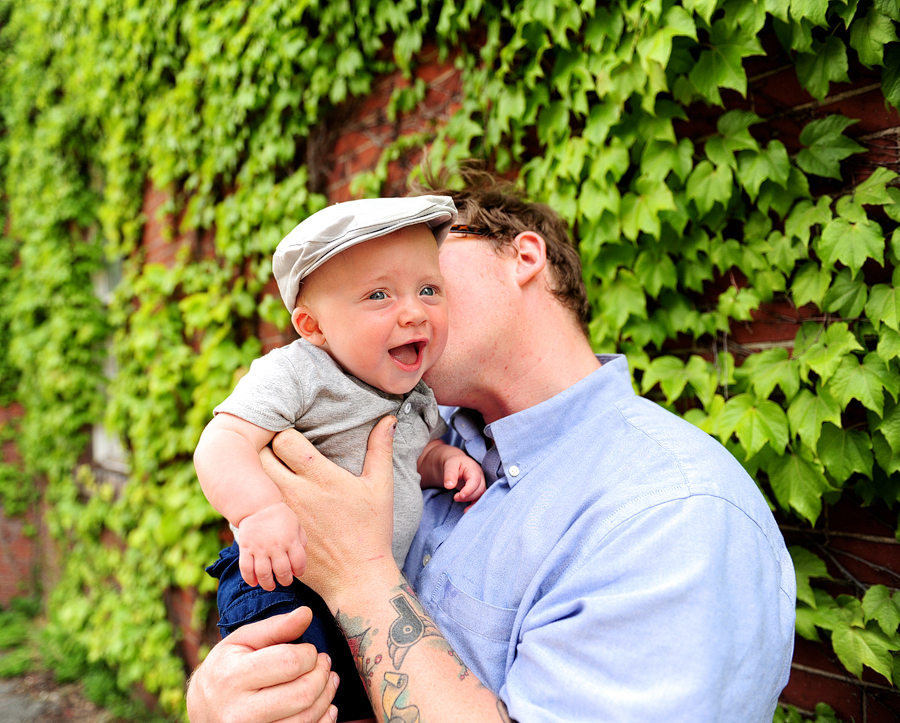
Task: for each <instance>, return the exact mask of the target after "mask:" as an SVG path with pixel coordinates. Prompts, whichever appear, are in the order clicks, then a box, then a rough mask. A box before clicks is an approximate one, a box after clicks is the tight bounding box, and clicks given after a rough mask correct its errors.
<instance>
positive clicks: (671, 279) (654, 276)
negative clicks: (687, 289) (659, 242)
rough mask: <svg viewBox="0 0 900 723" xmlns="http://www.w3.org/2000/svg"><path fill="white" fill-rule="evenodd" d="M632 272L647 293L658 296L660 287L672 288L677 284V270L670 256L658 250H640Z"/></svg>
mask: <svg viewBox="0 0 900 723" xmlns="http://www.w3.org/2000/svg"><path fill="white" fill-rule="evenodd" d="M634 273H635V275H636V276H637V278H638V281H640V283H641V285H642V286H643V287H644V288H645V289H646V291H647V293H648V294H650V296H652V297H654V298H655V297H657V296H659V292H660V291H661V290H662V289H664V288H665V289H674V288H675V287H676V286H677V285H678V272H677V271H676V270H675V264H674V263H672V257H671V256H669V255H668V254H661V253H659V252H658V251H649V250H645V251H642V252H641V253H640V254H639V255H638V258H637V261H636V262H635V264H634Z"/></svg>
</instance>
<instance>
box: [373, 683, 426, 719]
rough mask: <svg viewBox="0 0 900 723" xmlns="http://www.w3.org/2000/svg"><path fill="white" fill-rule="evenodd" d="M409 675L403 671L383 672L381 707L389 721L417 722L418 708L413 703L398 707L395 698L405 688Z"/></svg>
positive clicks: (396, 698) (397, 697)
mask: <svg viewBox="0 0 900 723" xmlns="http://www.w3.org/2000/svg"><path fill="white" fill-rule="evenodd" d="M407 683H409V677H408V676H406V675H404V674H403V673H393V672H391V673H385V675H384V692H383V693H382V695H381V708H382V710H384V715H385V718H386V719H387V720H388V721H390V723H419V709H418V708H416V706H414V705H407V706H403V707H400V706H398V705H397V700H398V699H399V698H400V696H401V695H403V693H404V691H405V690H406V685H407Z"/></svg>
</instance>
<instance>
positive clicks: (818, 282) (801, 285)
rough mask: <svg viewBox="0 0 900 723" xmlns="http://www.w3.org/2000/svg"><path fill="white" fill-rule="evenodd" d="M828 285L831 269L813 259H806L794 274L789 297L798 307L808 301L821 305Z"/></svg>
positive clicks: (808, 302)
mask: <svg viewBox="0 0 900 723" xmlns="http://www.w3.org/2000/svg"><path fill="white" fill-rule="evenodd" d="M830 287H831V271H829V270H828V269H827V268H826V267H823V266H820V265H819V264H818V263H817V262H815V261H808V262H806V263H805V264H803V266H801V267H800V269H799V270H798V271H797V273H796V274H795V275H794V279H793V281H792V282H791V285H790V289H791V297H792V298H793V300H794V304H795V305H796V306H797V307H798V308H799V307H801V306H804V305H806V304H810V303H811V304H815V305H816V306H822V305H823V301H824V299H825V294H826V293H827V292H828V289H829V288H830Z"/></svg>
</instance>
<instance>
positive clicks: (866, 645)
mask: <svg viewBox="0 0 900 723" xmlns="http://www.w3.org/2000/svg"><path fill="white" fill-rule="evenodd" d="M831 644H832V646H833V647H834V652H835V653H837V656H838V658H839V659H840V661H841V663H843V664H844V667H845V668H847V670H849V671H850V672H851V673H853V674H854V675H855V676H856V677H857V678H862V669H863V666H864V665H865V666H867V667H869V668H871V669H872V670H874V671H875V672H876V673H880V674H881V675H883V676H884V677H885V678H887V679H888V681H889V682H890V680H891V674H892V672H893V660H892V656H891V651H892V650H897V649H898V645H897V643H896V642H895V641H894V640H892V639H891V638H889V637H887V636H886V635H885V634H884V633H883V632H881V630H879V629H878V628H877V627H875V628H874V629H872V628H868V627H867V628H858V627H855V626H852V625H848V624H846V623H841V624H839V625H836V626H835V628H834V630H833V631H832V633H831Z"/></svg>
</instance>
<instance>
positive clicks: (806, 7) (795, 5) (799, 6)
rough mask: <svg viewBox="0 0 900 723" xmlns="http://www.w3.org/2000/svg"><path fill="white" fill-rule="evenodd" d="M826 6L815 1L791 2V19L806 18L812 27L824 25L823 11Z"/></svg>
mask: <svg viewBox="0 0 900 723" xmlns="http://www.w3.org/2000/svg"><path fill="white" fill-rule="evenodd" d="M827 7H828V5H827V4H825V3H821V2H817V0H791V17H794V18H796V19H797V20H799V19H801V18H806V19H807V20H809V21H810V22H811V23H812V24H813V25H825V10H826V9H827Z"/></svg>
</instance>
